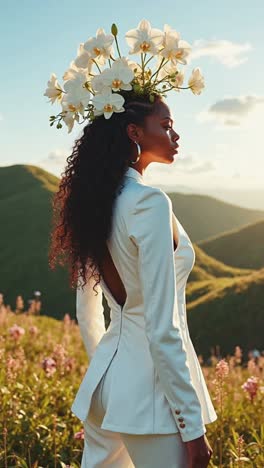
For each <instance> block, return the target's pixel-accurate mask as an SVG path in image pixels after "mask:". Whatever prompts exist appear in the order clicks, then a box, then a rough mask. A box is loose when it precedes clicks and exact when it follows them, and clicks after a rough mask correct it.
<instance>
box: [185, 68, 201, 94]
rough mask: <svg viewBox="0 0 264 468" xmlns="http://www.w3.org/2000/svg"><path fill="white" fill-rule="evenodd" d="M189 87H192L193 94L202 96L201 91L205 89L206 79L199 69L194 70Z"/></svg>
mask: <svg viewBox="0 0 264 468" xmlns="http://www.w3.org/2000/svg"><path fill="white" fill-rule="evenodd" d="M188 85H189V86H190V88H191V91H192V92H193V94H201V91H202V89H203V88H204V77H203V75H202V74H201V70H200V68H199V67H197V68H194V69H193V71H192V74H191V76H190V78H189V81H188Z"/></svg>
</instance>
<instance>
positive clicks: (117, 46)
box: [115, 36, 121, 58]
mask: <svg viewBox="0 0 264 468" xmlns="http://www.w3.org/2000/svg"><path fill="white" fill-rule="evenodd" d="M115 43H116V48H117V52H118V55H119V57H120V58H121V54H120V50H119V45H118V42H117V38H116V36H115Z"/></svg>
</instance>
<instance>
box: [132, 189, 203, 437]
mask: <svg viewBox="0 0 264 468" xmlns="http://www.w3.org/2000/svg"><path fill="white" fill-rule="evenodd" d="M135 198H136V202H135V204H134V206H133V209H132V211H131V213H130V215H129V221H128V231H129V237H130V239H131V240H132V241H133V243H134V244H135V245H136V246H137V248H138V274H139V279H140V282H141V288H142V296H143V302H144V318H145V327H146V335H147V339H148V341H149V348H150V353H151V356H152V359H153V363H154V367H155V369H156V371H157V374H158V375H159V378H160V383H161V385H162V387H163V391H164V394H165V396H166V398H167V400H168V402H169V405H170V407H171V410H172V414H173V416H174V418H175V421H176V424H177V427H178V429H179V431H180V434H181V437H182V440H183V441H184V442H187V441H190V440H193V439H196V438H198V437H200V436H201V435H203V434H204V433H205V432H206V428H205V425H204V422H203V419H202V409H201V404H200V401H199V399H198V396H197V393H196V390H195V388H194V386H193V384H192V382H191V376H190V370H189V365H188V360H187V354H186V349H185V344H184V341H183V339H182V334H181V328H180V321H179V314H178V304H177V290H176V273H175V264H174V262H175V259H174V246H173V227H172V203H171V200H170V198H169V197H168V195H167V194H165V192H163V191H162V190H160V189H158V188H156V187H149V186H147V187H146V186H145V187H144V188H142V189H141V190H140V194H139V196H138V195H136V197H135Z"/></svg>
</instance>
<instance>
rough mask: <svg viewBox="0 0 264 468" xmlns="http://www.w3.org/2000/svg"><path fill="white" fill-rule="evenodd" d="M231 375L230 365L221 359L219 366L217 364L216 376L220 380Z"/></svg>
mask: <svg viewBox="0 0 264 468" xmlns="http://www.w3.org/2000/svg"><path fill="white" fill-rule="evenodd" d="M228 373H229V366H228V363H227V362H226V361H225V359H221V360H220V361H219V362H218V363H217V364H216V375H217V377H219V378H221V379H222V378H225V377H226V376H227V375H228Z"/></svg>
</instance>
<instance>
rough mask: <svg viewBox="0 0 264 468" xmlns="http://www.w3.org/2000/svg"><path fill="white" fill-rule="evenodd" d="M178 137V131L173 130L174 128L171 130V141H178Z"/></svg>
mask: <svg viewBox="0 0 264 468" xmlns="http://www.w3.org/2000/svg"><path fill="white" fill-rule="evenodd" d="M179 138H180V135H178V133H176V132H175V130H173V136H172V140H173V141H175V142H176V141H178V140H179Z"/></svg>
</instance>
